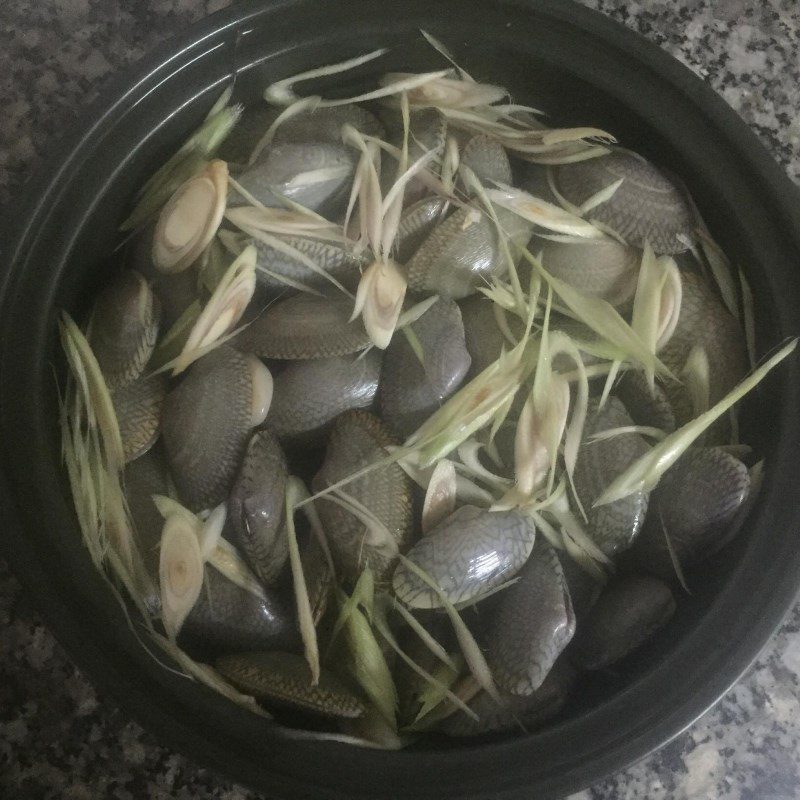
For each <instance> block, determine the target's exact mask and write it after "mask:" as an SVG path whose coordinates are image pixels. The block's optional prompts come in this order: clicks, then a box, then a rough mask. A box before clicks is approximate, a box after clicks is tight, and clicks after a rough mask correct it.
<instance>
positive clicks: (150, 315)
mask: <svg viewBox="0 0 800 800" xmlns="http://www.w3.org/2000/svg"><path fill="white" fill-rule="evenodd" d="M160 319H161V306H160V304H159V302H158V300H157V299H156V298H155V296H154V295H153V291H152V290H151V288H150V286H149V285H148V283H147V281H146V280H145V279H144V278H143V277H142V276H141V275H140V274H139V273H138V272H134V271H132V270H126V271H125V272H122V273H120V274H119V275H118V276H117V277H116V278H115V279H114V281H112V282H111V283H110V284H109V285H108V286H107V287H106V288H105V289H104V290H103V291H102V292H101V293H100V295H99V296H98V298H97V302H96V303H95V307H94V314H93V315H92V323H91V335H90V341H91V345H92V351H93V352H94V355H95V358H96V359H97V363H98V364H99V365H100V370H101V372H102V373H103V377H104V378H105V381H106V385H107V386H108V388H109V390H111V391H112V392H113V391H114V390H115V389H119V388H120V387H122V386H125V385H127V384H129V383H133V381H135V380H136V379H137V378H138V377H139V376H140V375H141V374H142V373H143V372H144V368H145V366H146V365H147V362H148V361H149V360H150V356H151V355H152V353H153V349H154V348H155V346H156V339H157V338H158V329H159V321H160Z"/></svg>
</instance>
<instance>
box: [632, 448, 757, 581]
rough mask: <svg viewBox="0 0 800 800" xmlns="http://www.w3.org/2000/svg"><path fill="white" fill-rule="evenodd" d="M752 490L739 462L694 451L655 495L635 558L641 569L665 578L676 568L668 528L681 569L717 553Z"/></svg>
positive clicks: (674, 468) (707, 450)
mask: <svg viewBox="0 0 800 800" xmlns="http://www.w3.org/2000/svg"><path fill="white" fill-rule="evenodd" d="M749 491H750V474H749V473H748V471H747V467H745V465H744V464H743V463H742V462H741V461H739V459H738V458H736V457H734V456H732V455H730V454H729V453H726V452H725V451H724V450H721V449H720V448H717V447H699V448H695V449H692V450H689V451H688V452H687V453H686V454H685V455H684V456H682V457H681V458H680V459H679V460H678V461H677V462H676V463H675V464H674V465H673V466H672V467H671V468H670V469H669V470H667V472H666V473H665V474H664V476H663V477H662V478H661V480H660V481H659V483H658V486H656V488H655V489H654V490H653V491H652V493H651V494H650V509H649V510H648V513H647V519H646V521H645V525H644V528H643V529H642V532H641V534H640V535H639V537H638V539H637V540H636V542H635V544H634V546H633V548H632V549H631V551H630V553H629V554H628V555H629V556H630V560H631V561H632V562H634V563H635V564H636V565H638V567H639V568H640V569H642V570H645V571H647V572H651V573H653V574H655V575H659V576H660V577H663V578H666V579H669V578H672V577H674V575H675V568H674V566H673V563H672V558H671V557H670V554H669V549H668V547H667V542H666V537H665V535H664V529H666V531H667V534H668V535H669V539H670V543H671V544H672V548H673V550H674V552H675V556H676V558H677V559H678V563H679V564H680V565H681V567H683V568H686V567H690V566H692V565H694V564H696V563H698V562H699V561H701V560H702V559H703V558H706V557H708V556H709V555H711V554H713V553H714V552H716V551H717V550H718V549H719V548H720V547H721V546H722V545H723V544H724V543H725V542H726V541H727V539H728V537H729V535H730V533H731V529H730V527H731V523H732V521H733V520H734V517H735V516H736V514H737V512H738V511H739V509H740V508H741V507H742V504H743V503H744V501H745V499H746V498H747V496H748V493H749Z"/></svg>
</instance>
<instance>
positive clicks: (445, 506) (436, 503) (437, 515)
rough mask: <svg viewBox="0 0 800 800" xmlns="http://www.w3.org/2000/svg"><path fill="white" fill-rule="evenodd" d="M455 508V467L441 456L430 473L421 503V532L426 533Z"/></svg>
mask: <svg viewBox="0 0 800 800" xmlns="http://www.w3.org/2000/svg"><path fill="white" fill-rule="evenodd" d="M455 508H456V468H455V466H454V465H453V462H452V461H449V460H448V459H446V458H443V459H442V460H441V461H439V462H438V463H437V464H436V466H435V467H434V469H433V472H432V473H431V479H430V481H429V483H428V487H427V489H426V490H425V500H424V501H423V504H422V517H421V524H422V533H423V534H427V533H430V531H431V530H432V529H433V528H435V527H436V526H437V525H438V524H439V523H440V522H441V521H442V520H443V519H446V518H447V517H449V516H450V514H452V513H453V511H455Z"/></svg>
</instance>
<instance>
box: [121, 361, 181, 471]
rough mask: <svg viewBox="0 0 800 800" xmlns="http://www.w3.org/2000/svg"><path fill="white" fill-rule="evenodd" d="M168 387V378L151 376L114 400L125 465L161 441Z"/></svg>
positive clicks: (128, 385)
mask: <svg viewBox="0 0 800 800" xmlns="http://www.w3.org/2000/svg"><path fill="white" fill-rule="evenodd" d="M167 385H168V381H167V378H166V376H164V375H152V376H151V377H149V378H138V379H137V380H135V381H134V382H133V383H129V384H127V385H126V386H122V387H121V388H119V389H117V391H115V392H114V393H113V395H112V396H111V399H112V400H113V401H114V411H115V412H116V415H117V422H118V423H119V433H120V436H121V437H122V449H123V452H124V455H125V461H126V463H127V462H128V461H133V460H134V459H135V458H139V456H141V455H142V454H143V453H146V452H147V451H148V450H149V449H150V448H151V447H152V446H153V444H154V443H155V441H156V439H158V433H159V428H160V426H161V409H162V406H163V405H164V398H165V397H166V395H167Z"/></svg>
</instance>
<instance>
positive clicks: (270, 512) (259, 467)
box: [228, 429, 289, 586]
mask: <svg viewBox="0 0 800 800" xmlns="http://www.w3.org/2000/svg"><path fill="white" fill-rule="evenodd" d="M288 477H289V470H288V466H287V464H286V456H285V455H284V453H283V450H282V449H281V446H280V444H279V443H278V439H277V437H276V436H275V434H274V433H273V432H272V431H271V430H269V429H263V430H260V431H257V432H256V433H254V434H253V436H252V437H251V439H250V441H249V443H248V445H247V450H246V451H245V454H244V459H243V461H242V467H241V469H240V470H239V475H238V477H237V478H236V482H235V483H234V485H233V488H232V489H231V493H230V497H229V498H228V514H229V516H230V520H231V523H232V526H233V529H234V530H235V532H236V533H235V536H236V544H238V546H239V549H240V550H241V551H242V554H243V555H244V557H245V559H246V560H247V563H248V564H249V565H250V568H251V569H252V570H253V572H254V573H255V575H256V577H258V578H259V579H260V580H261V582H262V583H263V584H264V586H273V585H274V584H275V582H276V581H277V579H278V578H279V576H280V574H281V572H282V571H283V568H284V566H285V565H286V560H287V559H288V557H289V543H288V539H287V537H286V531H285V530H284V527H283V526H284V520H285V516H286V514H285V509H286V481H287V480H288Z"/></svg>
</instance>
